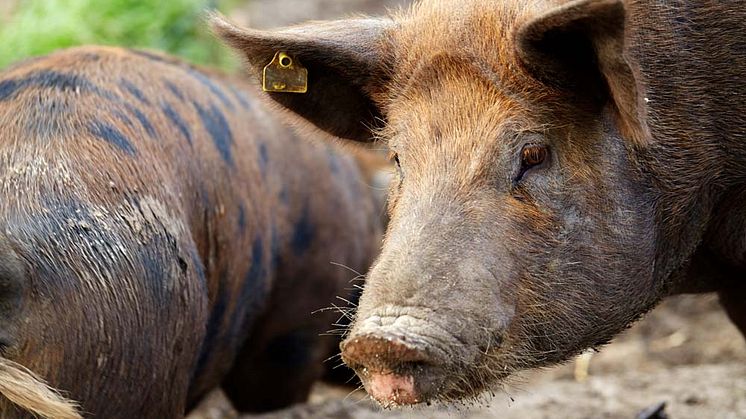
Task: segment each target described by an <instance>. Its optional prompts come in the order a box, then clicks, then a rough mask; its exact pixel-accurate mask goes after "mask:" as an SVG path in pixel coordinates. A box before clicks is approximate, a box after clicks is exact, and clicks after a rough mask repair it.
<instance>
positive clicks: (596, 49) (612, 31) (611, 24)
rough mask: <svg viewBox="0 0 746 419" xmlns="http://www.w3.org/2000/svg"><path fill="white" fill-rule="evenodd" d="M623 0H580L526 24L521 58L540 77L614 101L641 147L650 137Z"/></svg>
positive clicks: (519, 41) (625, 131) (520, 35)
mask: <svg viewBox="0 0 746 419" xmlns="http://www.w3.org/2000/svg"><path fill="white" fill-rule="evenodd" d="M624 20H625V8H624V2H623V1H622V0H575V1H570V2H569V3H566V4H564V5H562V6H560V7H557V8H555V9H552V10H550V11H548V12H546V13H545V14H543V15H541V16H539V17H537V18H535V19H533V20H531V21H529V22H527V23H526V24H524V25H521V26H520V27H519V28H518V30H517V31H516V32H515V42H516V48H517V52H518V56H519V58H520V59H521V61H522V64H523V65H524V67H525V68H526V69H527V70H528V71H529V72H530V73H531V74H532V75H533V76H534V77H536V78H538V79H539V80H541V81H543V82H545V83H547V84H550V85H553V86H555V87H560V88H564V89H566V90H567V91H568V92H572V94H574V95H575V96H576V97H578V98H580V99H583V100H590V101H596V102H598V101H604V102H606V101H610V102H611V104H612V105H613V107H614V109H615V111H616V117H617V118H616V119H617V122H618V126H619V129H620V131H621V133H622V135H623V136H624V137H625V138H628V139H630V140H632V141H633V142H634V144H636V145H638V146H644V145H646V144H647V143H648V141H649V139H650V132H649V130H648V127H647V124H646V121H645V104H644V103H642V102H641V99H642V98H641V97H640V96H641V95H640V93H639V91H638V85H637V81H636V80H635V74H634V73H633V71H632V69H631V67H630V65H629V63H628V62H627V60H626V59H625V57H624V42H625V40H624Z"/></svg>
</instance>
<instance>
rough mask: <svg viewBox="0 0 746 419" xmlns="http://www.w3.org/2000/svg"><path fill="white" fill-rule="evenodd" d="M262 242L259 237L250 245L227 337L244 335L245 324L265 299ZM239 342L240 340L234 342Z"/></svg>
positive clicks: (265, 274)
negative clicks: (246, 270)
mask: <svg viewBox="0 0 746 419" xmlns="http://www.w3.org/2000/svg"><path fill="white" fill-rule="evenodd" d="M264 254H265V253H264V243H263V242H262V239H261V238H260V237H257V238H256V239H254V243H253V244H252V246H251V267H250V268H249V271H248V272H247V273H246V276H245V277H244V280H243V283H242V286H241V290H240V292H239V294H238V299H237V300H236V301H237V302H238V307H237V309H236V311H235V312H234V313H233V316H232V318H231V322H230V327H229V337H231V339H235V338H236V337H238V336H245V334H246V332H248V330H246V326H247V325H249V324H251V322H250V321H249V320H252V319H253V318H254V317H256V316H257V315H258V314H259V310H260V308H261V305H262V302H264V301H266V300H267V289H266V277H267V275H268V274H269V270H268V269H267V268H268V267H267V265H266V264H265V261H264ZM234 343H235V344H239V345H240V344H241V343H242V342H234Z"/></svg>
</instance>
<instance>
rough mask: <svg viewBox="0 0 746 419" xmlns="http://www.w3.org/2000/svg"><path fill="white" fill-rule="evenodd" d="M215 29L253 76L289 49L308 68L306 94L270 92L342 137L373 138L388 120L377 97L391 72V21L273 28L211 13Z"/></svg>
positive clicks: (211, 23)
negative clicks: (239, 24) (388, 46)
mask: <svg viewBox="0 0 746 419" xmlns="http://www.w3.org/2000/svg"><path fill="white" fill-rule="evenodd" d="M208 19H209V23H210V25H211V27H212V30H213V32H214V33H215V34H216V35H217V36H219V37H220V38H221V39H222V40H223V41H224V42H225V43H227V44H228V45H229V46H231V47H233V48H234V49H236V50H238V51H239V52H240V53H241V54H243V55H244V57H245V58H246V61H247V63H248V70H249V73H250V75H252V76H254V77H256V78H257V79H258V80H260V81H261V79H262V72H263V69H264V67H265V66H266V65H267V64H269V63H270V62H271V61H272V60H273V57H274V56H275V54H276V53H278V52H284V53H286V54H287V55H288V56H289V57H291V59H293V60H295V61H297V62H298V63H300V64H301V65H302V66H303V67H305V68H306V69H307V70H308V79H307V91H306V93H283V92H280V93H278V92H270V93H268V94H269V96H270V97H271V98H272V99H273V100H274V101H276V102H277V103H279V104H280V105H282V106H283V107H285V108H286V109H287V110H289V111H290V112H291V114H295V115H297V116H300V117H301V118H302V119H305V120H307V121H308V122H310V123H312V124H313V125H315V126H316V127H317V128H319V129H321V130H323V131H325V132H327V133H329V134H331V135H333V136H335V137H339V138H343V139H348V140H353V141H359V142H370V141H373V138H374V136H373V129H374V128H377V127H379V126H380V125H381V124H382V121H383V119H384V117H383V115H382V111H381V109H380V108H379V107H378V106H377V104H376V102H375V100H374V98H375V95H376V94H377V93H380V92H381V89H382V87H383V85H384V83H385V81H384V78H385V77H386V75H387V74H388V71H387V70H386V62H387V59H386V57H385V55H384V53H383V51H384V49H385V48H384V40H385V37H384V34H385V32H386V29H387V27H388V26H389V25H390V24H391V21H389V20H384V19H349V20H340V21H334V22H315V23H309V24H306V25H302V26H296V27H291V28H287V29H281V30H274V31H260V30H253V29H243V28H239V27H237V26H236V25H234V24H232V23H230V22H229V21H228V20H226V19H225V18H224V17H222V16H220V15H218V14H214V15H211V16H209V17H208Z"/></svg>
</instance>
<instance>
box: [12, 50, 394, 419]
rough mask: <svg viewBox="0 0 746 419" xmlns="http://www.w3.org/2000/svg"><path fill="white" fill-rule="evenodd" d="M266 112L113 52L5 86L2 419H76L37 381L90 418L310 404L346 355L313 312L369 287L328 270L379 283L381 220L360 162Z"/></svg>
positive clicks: (174, 68) (246, 93)
mask: <svg viewBox="0 0 746 419" xmlns="http://www.w3.org/2000/svg"><path fill="white" fill-rule="evenodd" d="M256 97H257V93H256V91H255V88H254V87H252V86H249V85H247V84H245V83H243V82H241V81H239V80H234V79H230V78H227V77H223V76H219V75H216V74H212V73H209V72H206V71H203V70H201V69H197V68H194V67H192V66H189V65H187V64H184V63H182V62H180V61H177V60H175V59H172V58H169V57H166V56H161V55H156V54H152V53H148V52H141V51H130V50H124V49H117V48H99V47H90V48H79V49H73V50H68V51H63V52H60V53H56V54H54V55H51V56H48V57H44V58H38V59H34V60H31V61H28V62H25V63H22V64H19V65H16V66H14V67H11V68H10V69H8V70H6V71H5V72H3V73H2V74H0V191H1V192H2V200H0V227H1V228H0V351H1V352H0V353H1V354H2V358H0V393H2V395H3V396H5V397H4V398H2V400H0V409H1V411H2V413H0V417H28V415H29V414H28V413H24V409H25V410H26V411H30V412H33V413H36V414H38V415H41V416H45V417H53V418H71V417H78V416H77V415H78V413H75V409H74V406H73V405H72V404H70V403H68V402H67V401H66V399H65V398H63V397H62V396H60V395H59V394H57V393H55V392H54V391H53V390H51V389H50V388H48V387H46V385H45V384H43V382H42V379H43V380H45V381H46V382H47V383H49V385H50V386H51V387H54V388H56V389H59V390H60V392H61V394H63V395H64V397H66V398H68V399H70V400H75V401H76V402H78V403H79V410H78V411H79V412H80V414H82V415H84V416H86V417H100V418H128V419H131V418H159V419H162V418H176V417H182V416H183V415H184V413H185V411H187V410H188V409H189V408H190V407H191V406H193V405H194V404H195V403H196V402H198V401H199V399H200V398H201V397H202V396H203V395H204V394H205V393H206V392H208V391H210V390H212V389H214V388H216V387H222V388H223V389H224V390H225V392H226V393H227V395H228V396H229V398H230V399H231V400H232V401H233V403H234V404H235V406H236V407H237V408H238V409H239V410H241V411H264V410H269V409H274V408H279V407H283V406H286V405H288V404H291V403H294V402H299V401H302V400H304V399H305V398H306V396H307V393H308V391H309V387H310V385H311V383H312V382H313V381H314V380H315V379H316V378H317V377H319V376H320V375H321V373H322V372H323V371H322V370H323V368H322V367H323V366H322V364H321V361H322V360H323V359H324V358H326V357H327V356H328V353H329V352H330V351H331V348H332V347H333V346H335V345H338V342H336V343H335V340H334V339H333V338H324V337H320V336H319V335H320V334H321V333H323V332H325V331H327V330H328V329H330V328H331V326H330V324H331V323H332V322H333V321H334V319H335V318H336V316H335V315H330V314H320V315H315V316H314V315H312V314H311V313H312V312H313V311H314V310H317V309H320V308H323V307H327V306H329V305H331V304H332V302H333V301H335V299H334V297H335V296H336V295H345V293H347V291H345V289H346V288H349V287H350V286H351V285H350V284H349V280H350V278H351V277H352V276H354V274H352V275H351V274H350V273H349V271H347V270H345V269H343V268H340V267H337V266H334V265H332V264H331V263H330V262H336V263H338V264H341V265H344V266H347V267H349V268H350V269H354V270H357V271H364V270H365V269H366V268H367V267H368V266H369V264H370V262H371V258H372V257H374V256H375V253H376V250H377V248H378V246H379V244H378V241H379V233H380V231H379V230H380V227H379V225H378V224H379V223H378V221H377V220H378V216H379V214H378V213H376V210H375V206H374V200H373V194H372V193H371V192H370V191H369V188H367V187H366V184H365V182H366V179H365V178H364V177H363V174H362V172H361V168H360V167H359V165H358V163H357V162H356V160H355V159H354V158H353V157H351V156H349V155H344V154H340V153H338V152H337V151H335V150H334V149H332V148H330V147H326V146H322V145H314V144H312V143H310V142H306V141H303V140H302V139H300V138H299V137H297V136H296V134H294V131H292V130H290V129H288V128H285V127H283V126H282V124H281V123H279V122H278V120H277V119H275V118H273V117H272V116H271V113H269V112H268V111H267V110H266V109H265V106H264V105H262V103H261V102H260V101H258V100H257V99H256ZM31 371H33V374H32V373H31ZM39 377H40V378H39ZM11 402H13V403H15V404H13V403H11Z"/></svg>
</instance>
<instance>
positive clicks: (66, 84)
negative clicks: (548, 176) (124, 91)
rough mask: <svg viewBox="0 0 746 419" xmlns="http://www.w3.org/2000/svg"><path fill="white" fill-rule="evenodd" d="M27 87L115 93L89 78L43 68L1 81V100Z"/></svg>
mask: <svg viewBox="0 0 746 419" xmlns="http://www.w3.org/2000/svg"><path fill="white" fill-rule="evenodd" d="M27 88H43V89H58V90H62V91H73V92H92V93H96V94H100V95H102V96H104V97H107V98H111V97H112V96H113V94H112V93H111V92H107V91H105V90H103V89H100V88H98V87H96V86H95V85H94V84H93V83H91V82H90V81H89V80H88V79H86V78H84V77H81V76H78V75H75V74H67V73H60V72H58V71H51V70H42V71H36V72H33V73H29V74H27V75H26V76H25V77H23V78H18V79H9V80H3V81H1V82H0V102H1V101H4V100H8V99H12V98H14V97H15V96H16V95H17V94H19V93H20V92H22V91H23V90H25V89H27Z"/></svg>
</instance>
